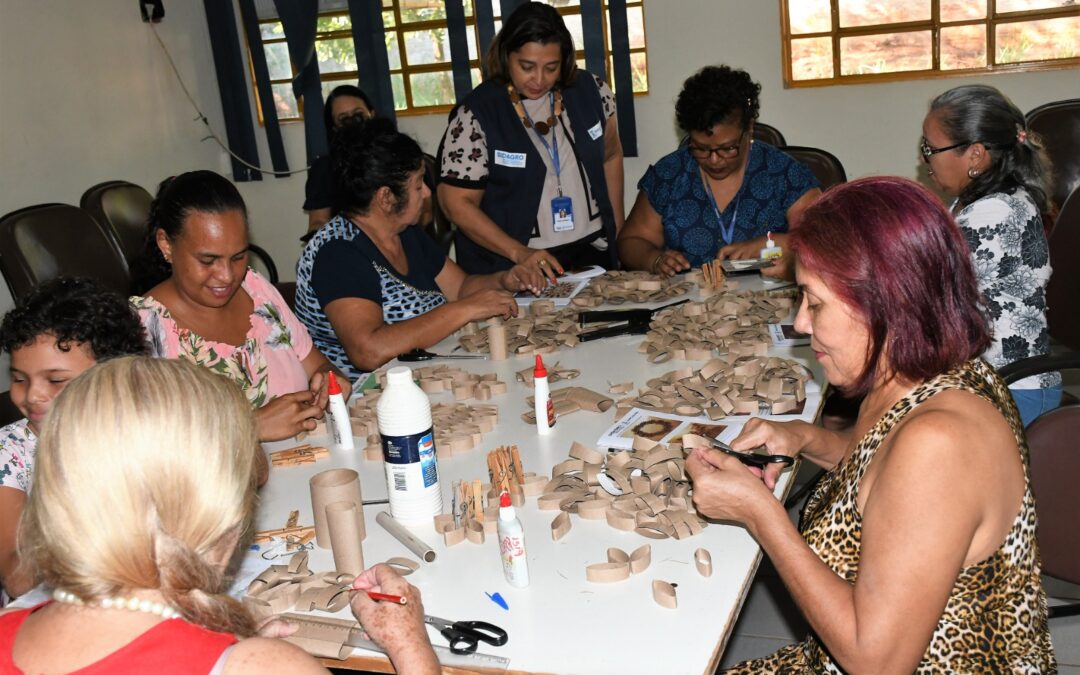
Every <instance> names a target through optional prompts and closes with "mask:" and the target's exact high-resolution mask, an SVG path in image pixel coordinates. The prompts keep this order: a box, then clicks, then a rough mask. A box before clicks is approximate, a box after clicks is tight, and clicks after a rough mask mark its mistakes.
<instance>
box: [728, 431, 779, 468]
mask: <svg viewBox="0 0 1080 675" xmlns="http://www.w3.org/2000/svg"><path fill="white" fill-rule="evenodd" d="M709 444H710V445H712V447H714V448H716V449H717V450H719V451H720V452H723V453H726V454H728V455H731V456H732V457H737V458H738V459H739V461H740V462H742V463H743V464H746V465H747V466H753V467H756V468H758V469H764V468H765V467H767V466H768V465H770V464H782V465H783V466H791V465H792V464H794V463H795V458H794V457H788V456H787V455H759V454H756V453H753V452H739V451H738V450H736V449H734V448H732V447H731V446H730V445H728V444H727V443H725V442H723V441H718V440H716V439H714V438H711V439H709Z"/></svg>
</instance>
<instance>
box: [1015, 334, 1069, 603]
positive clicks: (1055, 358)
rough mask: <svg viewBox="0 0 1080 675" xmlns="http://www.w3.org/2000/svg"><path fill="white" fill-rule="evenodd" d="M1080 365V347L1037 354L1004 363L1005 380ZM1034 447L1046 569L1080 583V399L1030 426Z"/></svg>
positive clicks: (1034, 485) (1034, 486) (1033, 481)
mask: <svg viewBox="0 0 1080 675" xmlns="http://www.w3.org/2000/svg"><path fill="white" fill-rule="evenodd" d="M1078 369H1080V352H1071V353H1068V354H1058V355H1052V356H1033V357H1031V358H1027V359H1021V360H1020V361H1017V362H1015V363H1011V364H1009V365H1008V366H1005V367H1004V368H1002V369H1001V371H1000V372H1001V377H1002V379H1003V380H1005V382H1006V383H1011V382H1016V381H1017V380H1020V379H1023V378H1025V377H1030V376H1031V375H1037V374H1039V373H1045V372H1048V371H1055V370H1078ZM1026 431H1027V441H1028V448H1030V450H1031V490H1032V492H1034V493H1035V502H1036V510H1037V511H1038V517H1039V526H1038V527H1039V529H1038V537H1039V549H1040V551H1041V553H1042V563H1043V573H1044V574H1046V575H1047V576H1051V577H1054V578H1055V579H1061V580H1062V581H1066V582H1068V583H1070V584H1080V529H1078V528H1077V527H1076V514H1077V513H1080V490H1077V489H1076V485H1075V481H1076V477H1077V476H1080V446H1078V445H1077V442H1076V439H1077V437H1078V436H1080V404H1075V403H1073V404H1065V405H1062V406H1061V407H1060V408H1056V409H1054V410H1051V411H1050V412H1048V413H1044V414H1043V415H1040V416H1039V417H1037V418H1035V420H1034V421H1033V422H1032V423H1031V424H1029V425H1028V427H1027V430H1026ZM1077 614H1080V603H1073V604H1065V605H1056V606H1054V607H1051V608H1050V618H1056V617H1061V616H1075V615H1077Z"/></svg>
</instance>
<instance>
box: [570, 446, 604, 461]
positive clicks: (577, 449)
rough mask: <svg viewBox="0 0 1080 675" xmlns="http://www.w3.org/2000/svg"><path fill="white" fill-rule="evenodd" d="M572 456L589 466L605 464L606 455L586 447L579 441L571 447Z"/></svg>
mask: <svg viewBox="0 0 1080 675" xmlns="http://www.w3.org/2000/svg"><path fill="white" fill-rule="evenodd" d="M570 456H571V457H572V458H574V459H580V460H581V461H583V462H587V463H589V464H603V462H604V455H603V454H602V453H600V452H599V451H597V450H593V449H592V448H589V447H586V446H585V445H582V444H581V443H578V442H577V441H574V443H573V445H571V446H570Z"/></svg>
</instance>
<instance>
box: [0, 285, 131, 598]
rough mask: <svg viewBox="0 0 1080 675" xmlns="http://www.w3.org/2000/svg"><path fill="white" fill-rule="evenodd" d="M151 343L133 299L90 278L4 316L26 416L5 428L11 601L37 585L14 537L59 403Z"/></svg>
mask: <svg viewBox="0 0 1080 675" xmlns="http://www.w3.org/2000/svg"><path fill="white" fill-rule="evenodd" d="M145 340H146V339H145V337H144V333H143V328H142V324H141V323H140V322H139V318H138V316H137V315H136V314H135V312H134V310H133V309H132V308H131V306H130V305H129V304H128V302H127V300H126V299H125V298H123V297H121V296H120V295H117V294H115V293H113V292H111V291H107V290H105V289H103V288H101V287H100V286H98V285H97V284H96V283H95V282H93V281H90V280H87V279H68V278H59V279H56V280H54V281H51V282H49V283H47V284H45V285H43V286H41V287H40V288H39V289H37V290H36V291H34V293H33V294H31V295H30V297H28V298H27V299H26V301H25V302H24V303H23V304H22V305H21V306H19V307H16V308H15V309H13V310H11V311H10V312H8V313H7V315H6V316H4V320H3V323H2V324H0V350H2V351H5V352H7V353H8V354H10V355H11V400H12V402H13V403H14V404H15V406H16V407H18V409H19V411H20V412H22V414H23V415H25V418H24V419H21V420H19V421H17V422H13V423H12V424H9V425H7V426H6V427H3V428H2V429H0V583H2V584H3V590H4V591H5V592H6V594H7V595H8V596H11V597H15V596H17V595H21V594H22V593H25V592H26V591H27V590H29V589H30V588H32V587H33V586H34V578H33V576H32V574H31V573H30V572H29V571H28V570H26V569H25V568H23V567H21V566H20V565H19V559H18V556H17V554H16V551H15V531H16V528H17V526H18V523H19V517H20V515H21V514H22V510H23V506H24V504H25V503H26V495H27V493H28V492H29V491H30V485H31V477H32V474H33V470H34V453H35V450H36V448H37V434H38V431H39V429H40V427H41V424H42V423H43V421H44V419H45V415H46V414H47V413H48V412H49V407H50V405H51V404H52V401H53V398H55V397H56V395H57V394H59V393H60V392H61V391H63V389H64V387H66V386H67V384H68V382H70V381H71V380H73V379H74V378H75V377H77V376H78V375H79V374H81V373H82V372H83V371H85V370H87V369H88V368H90V367H91V366H93V365H94V364H95V363H97V362H98V361H102V360H104V359H108V358H111V357H114V356H122V355H125V354H144V353H145V352H146V341H145Z"/></svg>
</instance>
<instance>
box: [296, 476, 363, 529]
mask: <svg viewBox="0 0 1080 675" xmlns="http://www.w3.org/2000/svg"><path fill="white" fill-rule="evenodd" d="M308 486H309V487H310V488H311V510H312V511H313V512H314V515H315V543H316V544H318V545H319V548H330V547H331V543H330V527H329V525H328V524H327V522H326V506H327V505H328V504H333V503H334V502H352V503H353V504H355V505H356V514H355V516H356V527H357V530H358V531H359V532H360V541H363V540H364V539H365V538H366V537H367V531H366V530H365V528H364V506H363V500H362V499H361V498H360V474H358V473H356V472H355V471H353V470H352V469H329V470H327V471H322V472H320V473H317V474H315V475H314V476H312V477H311V480H310V481H308Z"/></svg>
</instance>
